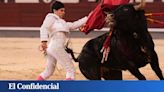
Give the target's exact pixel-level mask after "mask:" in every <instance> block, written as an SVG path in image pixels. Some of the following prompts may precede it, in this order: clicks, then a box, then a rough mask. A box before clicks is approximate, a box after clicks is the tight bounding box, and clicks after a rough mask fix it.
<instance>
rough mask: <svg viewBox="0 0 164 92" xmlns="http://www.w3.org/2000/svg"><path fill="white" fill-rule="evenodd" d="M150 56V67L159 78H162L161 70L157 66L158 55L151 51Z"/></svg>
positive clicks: (163, 78)
mask: <svg viewBox="0 0 164 92" xmlns="http://www.w3.org/2000/svg"><path fill="white" fill-rule="evenodd" d="M150 57H151V62H150V65H151V68H152V69H153V70H154V71H155V73H156V75H157V76H158V77H159V79H160V80H164V77H163V75H162V71H161V69H160V67H159V62H158V57H157V54H156V52H155V51H152V54H151V56H150Z"/></svg>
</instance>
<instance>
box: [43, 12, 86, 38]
mask: <svg viewBox="0 0 164 92" xmlns="http://www.w3.org/2000/svg"><path fill="white" fill-rule="evenodd" d="M87 19H88V18H87V17H84V18H82V19H79V20H77V21H75V22H66V21H65V20H63V19H61V18H60V17H59V16H57V15H56V14H54V13H48V14H47V16H46V17H45V19H44V21H43V24H42V26H41V28H40V39H41V41H48V39H49V36H50V35H52V34H53V33H54V32H58V31H62V32H67V33H69V31H70V30H73V29H77V28H79V27H81V26H82V25H83V24H85V23H86V21H87Z"/></svg>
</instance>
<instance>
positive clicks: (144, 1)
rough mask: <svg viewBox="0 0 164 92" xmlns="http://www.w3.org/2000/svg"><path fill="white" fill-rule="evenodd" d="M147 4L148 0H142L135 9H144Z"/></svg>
mask: <svg viewBox="0 0 164 92" xmlns="http://www.w3.org/2000/svg"><path fill="white" fill-rule="evenodd" d="M145 5H146V0H141V3H139V4H137V5H134V9H135V10H143V9H144V8H145Z"/></svg>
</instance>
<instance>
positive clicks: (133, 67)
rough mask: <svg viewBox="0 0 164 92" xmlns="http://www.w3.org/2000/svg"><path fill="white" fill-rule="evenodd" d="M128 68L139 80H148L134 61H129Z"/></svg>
mask: <svg viewBox="0 0 164 92" xmlns="http://www.w3.org/2000/svg"><path fill="white" fill-rule="evenodd" d="M127 68H128V70H129V71H130V73H131V74H133V75H134V76H135V77H136V78H138V79H139V80H146V78H145V76H144V75H142V74H141V72H140V71H139V69H138V68H137V66H136V65H135V64H134V63H132V61H128V65H127Z"/></svg>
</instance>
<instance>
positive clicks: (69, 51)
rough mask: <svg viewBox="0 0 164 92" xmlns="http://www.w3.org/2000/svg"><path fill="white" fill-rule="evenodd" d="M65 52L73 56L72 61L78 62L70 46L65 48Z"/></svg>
mask: <svg viewBox="0 0 164 92" xmlns="http://www.w3.org/2000/svg"><path fill="white" fill-rule="evenodd" d="M65 50H66V51H67V53H69V54H71V56H72V59H73V60H74V61H75V62H78V60H77V58H76V57H75V55H74V52H73V50H72V49H71V48H69V47H68V46H66V47H65Z"/></svg>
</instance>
